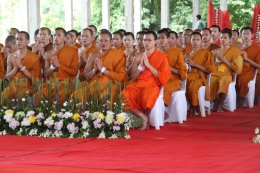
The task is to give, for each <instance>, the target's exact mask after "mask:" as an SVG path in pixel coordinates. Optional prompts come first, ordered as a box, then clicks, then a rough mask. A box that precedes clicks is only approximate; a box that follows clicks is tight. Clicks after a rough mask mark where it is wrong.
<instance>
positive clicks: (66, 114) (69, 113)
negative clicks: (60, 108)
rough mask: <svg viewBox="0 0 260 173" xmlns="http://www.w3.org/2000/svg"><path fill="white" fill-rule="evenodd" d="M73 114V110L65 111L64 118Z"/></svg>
mask: <svg viewBox="0 0 260 173" xmlns="http://www.w3.org/2000/svg"><path fill="white" fill-rule="evenodd" d="M72 116H73V113H71V112H65V114H64V116H63V117H64V118H71V117H72Z"/></svg>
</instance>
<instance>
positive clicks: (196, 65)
mask: <svg viewBox="0 0 260 173" xmlns="http://www.w3.org/2000/svg"><path fill="white" fill-rule="evenodd" d="M192 66H193V67H195V68H197V69H198V70H200V71H202V72H204V73H210V72H209V71H208V70H207V69H206V68H205V67H203V66H201V65H199V64H194V65H192Z"/></svg>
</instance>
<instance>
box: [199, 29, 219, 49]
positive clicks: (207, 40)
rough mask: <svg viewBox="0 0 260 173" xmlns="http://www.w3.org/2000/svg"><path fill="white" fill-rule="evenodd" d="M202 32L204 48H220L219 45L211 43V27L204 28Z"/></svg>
mask: <svg viewBox="0 0 260 173" xmlns="http://www.w3.org/2000/svg"><path fill="white" fill-rule="evenodd" d="M200 33H201V35H202V47H203V48H204V49H208V50H209V51H211V52H212V51H214V50H216V49H219V48H220V46H219V45H217V44H214V43H211V39H212V36H211V34H212V31H211V30H210V29H209V28H204V29H202V30H201V32H200Z"/></svg>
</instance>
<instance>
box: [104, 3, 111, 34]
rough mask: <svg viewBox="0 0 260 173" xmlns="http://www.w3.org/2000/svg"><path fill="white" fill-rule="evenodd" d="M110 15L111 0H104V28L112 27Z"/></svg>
mask: <svg viewBox="0 0 260 173" xmlns="http://www.w3.org/2000/svg"><path fill="white" fill-rule="evenodd" d="M109 16H110V8H109V0H102V29H108V30H109V29H110V21H109Z"/></svg>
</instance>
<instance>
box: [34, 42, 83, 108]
mask: <svg viewBox="0 0 260 173" xmlns="http://www.w3.org/2000/svg"><path fill="white" fill-rule="evenodd" d="M56 56H57V58H58V60H59V67H58V68H56V69H55V70H54V71H53V73H52V74H51V75H50V76H49V78H48V79H47V80H46V83H44V84H43V85H42V88H41V92H40V93H38V96H39V97H41V96H43V97H45V98H47V99H49V100H52V101H54V100H55V101H57V102H59V104H62V103H63V102H64V101H65V100H66V99H69V96H70V94H71V93H72V91H73V90H74V88H73V86H72V82H73V81H74V79H75V77H76V75H77V73H78V67H79V57H78V50H77V49H76V48H75V47H70V46H64V47H63V48H62V49H60V50H59V51H58V52H57V53H56Z"/></svg>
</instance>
